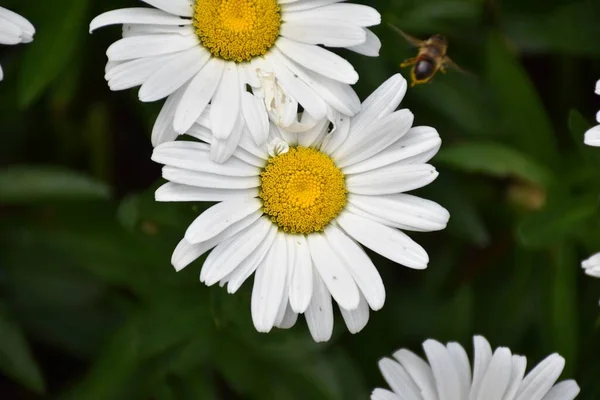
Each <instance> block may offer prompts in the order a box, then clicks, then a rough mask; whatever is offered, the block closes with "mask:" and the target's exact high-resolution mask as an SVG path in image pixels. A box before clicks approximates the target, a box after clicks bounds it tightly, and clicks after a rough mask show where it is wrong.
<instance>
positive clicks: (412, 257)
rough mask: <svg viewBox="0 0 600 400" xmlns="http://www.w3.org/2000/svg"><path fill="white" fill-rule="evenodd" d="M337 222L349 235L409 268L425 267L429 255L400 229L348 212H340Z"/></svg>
mask: <svg viewBox="0 0 600 400" xmlns="http://www.w3.org/2000/svg"><path fill="white" fill-rule="evenodd" d="M337 222H338V223H339V224H340V226H341V227H342V228H343V229H344V230H345V231H346V232H347V233H348V234H349V235H350V236H352V237H353V238H354V239H356V240H357V241H359V242H360V243H362V244H363V245H364V246H365V247H368V248H370V249H371V250H373V251H374V252H376V253H379V254H381V255H382V256H384V257H386V258H389V259H390V260H392V261H394V262H397V263H398V264H402V265H405V266H407V267H409V268H414V269H424V268H426V267H427V263H428V262H429V257H428V256H427V253H426V252H425V250H423V248H422V247H421V246H419V245H418V244H417V243H416V242H415V241H413V240H412V239H411V238H409V237H408V236H406V234H404V233H402V232H401V231H399V230H397V229H394V228H390V227H387V226H385V225H381V224H379V223H377V222H374V221H371V220H368V219H366V218H363V217H359V216H357V215H354V214H352V213H349V212H342V214H340V215H339V216H338V218H337Z"/></svg>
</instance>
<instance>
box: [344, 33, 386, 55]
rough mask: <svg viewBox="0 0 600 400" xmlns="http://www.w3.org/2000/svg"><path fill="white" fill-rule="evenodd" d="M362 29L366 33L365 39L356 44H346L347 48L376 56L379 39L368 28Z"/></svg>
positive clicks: (379, 46)
mask: <svg viewBox="0 0 600 400" xmlns="http://www.w3.org/2000/svg"><path fill="white" fill-rule="evenodd" d="M364 31H365V34H366V35H367V40H365V41H364V42H363V43H361V44H357V45H356V46H348V47H347V49H348V50H351V51H353V52H355V53H358V54H362V55H363V56H367V57H378V56H379V50H380V49H381V40H379V38H378V37H377V35H375V34H374V33H373V32H371V31H370V30H369V29H367V28H365V29H364Z"/></svg>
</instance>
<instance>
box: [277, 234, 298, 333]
mask: <svg viewBox="0 0 600 400" xmlns="http://www.w3.org/2000/svg"><path fill="white" fill-rule="evenodd" d="M284 236H285V246H286V254H287V259H286V261H285V263H283V265H280V268H285V269H286V279H285V286H284V289H283V296H282V297H281V302H280V304H279V311H277V317H276V318H275V326H276V327H280V326H281V325H282V323H283V320H284V318H285V316H286V314H287V313H288V310H289V311H290V312H291V313H292V314H294V315H297V314H296V313H295V312H294V311H293V310H292V309H291V307H290V305H289V301H288V300H289V295H290V283H291V281H292V274H293V273H294V264H295V254H294V253H295V250H296V249H295V246H294V244H293V243H292V241H293V240H294V239H293V238H292V236H291V235H284ZM294 323H295V320H294Z"/></svg>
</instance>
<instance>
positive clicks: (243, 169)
mask: <svg viewBox="0 0 600 400" xmlns="http://www.w3.org/2000/svg"><path fill="white" fill-rule="evenodd" d="M209 152H210V146H209V145H207V144H205V143H198V142H189V141H177V142H167V143H163V144H161V145H160V146H158V147H156V148H155V149H154V151H153V152H152V160H153V161H155V162H157V163H160V164H164V165H170V166H173V167H178V168H183V169H188V170H192V171H199V172H209V173H214V174H220V175H228V176H240V177H241V176H247V177H252V176H254V177H255V176H258V175H260V172H261V170H260V168H258V167H256V166H253V165H250V164H247V163H245V162H244V161H242V160H240V159H238V158H235V157H233V158H230V159H229V160H227V162H225V163H222V164H217V163H215V162H213V161H211V160H210V159H209Z"/></svg>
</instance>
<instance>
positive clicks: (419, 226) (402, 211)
mask: <svg viewBox="0 0 600 400" xmlns="http://www.w3.org/2000/svg"><path fill="white" fill-rule="evenodd" d="M348 202H349V203H351V204H353V205H354V206H356V207H358V208H360V209H361V210H363V211H365V212H366V213H369V214H372V215H374V216H376V217H378V218H379V219H382V220H385V221H388V222H386V225H389V226H393V227H396V228H401V229H406V230H412V231H421V232H430V231H438V230H442V229H444V228H445V227H446V224H447V223H448V219H449V218H450V214H449V213H448V211H447V210H446V209H445V208H443V207H442V206H440V205H439V204H437V203H434V202H433V201H430V200H425V199H421V198H420V197H416V196H412V195H409V194H392V195H386V196H363V195H358V194H351V195H349V196H348Z"/></svg>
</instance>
